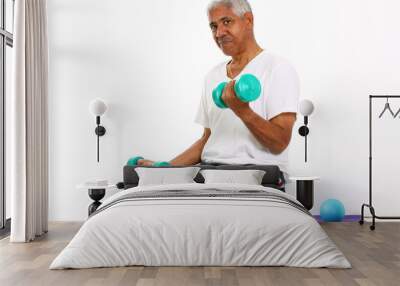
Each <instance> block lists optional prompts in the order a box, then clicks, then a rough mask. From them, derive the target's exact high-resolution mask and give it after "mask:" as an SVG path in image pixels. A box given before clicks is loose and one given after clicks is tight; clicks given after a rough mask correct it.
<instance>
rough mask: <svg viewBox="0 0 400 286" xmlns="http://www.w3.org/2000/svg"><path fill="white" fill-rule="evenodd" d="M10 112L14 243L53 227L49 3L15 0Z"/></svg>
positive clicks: (38, 0)
mask: <svg viewBox="0 0 400 286" xmlns="http://www.w3.org/2000/svg"><path fill="white" fill-rule="evenodd" d="M14 9H15V10H14V11H15V12H14V13H15V18H14V47H13V52H14V70H13V91H12V95H11V102H10V105H11V110H10V111H11V112H10V118H9V120H10V126H11V127H10V136H11V138H10V141H11V144H10V149H11V150H10V152H11V154H10V162H9V166H10V178H9V179H10V188H11V190H10V191H11V236H10V241H12V242H28V241H31V240H33V239H35V237H36V236H40V235H42V234H43V233H45V232H47V228H48V113H47V94H48V48H47V14H46V11H47V9H46V0H16V1H15V8H14Z"/></svg>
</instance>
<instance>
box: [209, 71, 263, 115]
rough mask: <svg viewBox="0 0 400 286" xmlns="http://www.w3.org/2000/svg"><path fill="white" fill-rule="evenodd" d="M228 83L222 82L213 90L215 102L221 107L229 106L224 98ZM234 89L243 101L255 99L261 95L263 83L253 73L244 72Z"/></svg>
mask: <svg viewBox="0 0 400 286" xmlns="http://www.w3.org/2000/svg"><path fill="white" fill-rule="evenodd" d="M227 84H228V83H226V82H221V83H220V84H219V85H217V87H216V88H215V89H214V90H213V92H212V98H213V100H214V103H215V105H216V106H218V107H219V108H228V106H227V105H226V104H225V102H224V101H223V100H222V93H223V92H224V88H225V86H226V85H227ZM234 90H235V93H236V96H237V98H238V99H239V100H240V101H243V102H250V101H254V100H256V99H257V98H259V97H260V94H261V84H260V81H259V80H258V79H257V78H256V77H255V76H254V75H252V74H249V73H247V74H244V75H242V76H241V77H240V78H239V80H237V81H236V82H235V86H234Z"/></svg>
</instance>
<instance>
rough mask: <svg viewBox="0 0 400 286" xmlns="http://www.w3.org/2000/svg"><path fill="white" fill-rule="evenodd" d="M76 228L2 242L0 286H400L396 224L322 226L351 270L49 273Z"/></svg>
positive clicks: (61, 226)
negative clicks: (18, 241)
mask: <svg viewBox="0 0 400 286" xmlns="http://www.w3.org/2000/svg"><path fill="white" fill-rule="evenodd" d="M80 225H81V224H80V223H51V224H50V231H49V233H48V234H47V235H45V236H44V237H43V238H40V239H38V240H37V241H34V242H32V243H26V244H24V243H22V244H15V243H14V244H10V243H9V241H8V238H6V239H3V240H1V241H0V285H1V286H8V285H10V286H11V285H12V286H17V285H29V286H33V285H40V286H42V285H43V286H44V285H52V286H61V285H68V286H75V285H96V286H97V285H137V286H139V285H140V286H148V285H167V286H178V285H227V286H231V285H246V286H247V285H255V286H261V285H290V286H293V285H296V286H297V285H346V286H351V285H382V286H390V285H396V286H397V285H400V223H395V222H382V223H379V224H377V229H376V230H375V231H374V232H373V231H370V230H369V228H368V225H364V226H360V225H358V223H330V224H323V228H324V229H325V230H326V231H327V233H328V234H329V236H330V237H331V238H332V239H333V240H334V241H335V242H336V244H337V245H338V246H339V248H340V249H341V250H342V251H343V252H344V254H345V255H346V257H347V258H348V259H349V260H350V262H351V263H352V265H353V268H352V269H348V270H342V269H305V268H289V267H120V268H100V269H86V270H48V267H49V264H50V263H51V261H52V260H53V259H54V258H55V256H56V255H57V254H58V253H59V252H60V251H61V250H62V249H63V247H65V245H66V244H67V242H68V241H69V240H70V239H71V238H72V236H73V235H74V234H75V233H76V231H77V230H78V229H79V227H80Z"/></svg>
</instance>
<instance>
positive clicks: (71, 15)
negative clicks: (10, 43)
mask: <svg viewBox="0 0 400 286" xmlns="http://www.w3.org/2000/svg"><path fill="white" fill-rule="evenodd" d="M207 3H208V1H206V0H202V1H198V0H197V1H178V0H169V1H162V0H151V1H123V0H113V1H110V0H107V1H106V0H86V1H79V0H50V1H48V13H49V40H50V43H49V44H50V45H49V47H50V102H49V111H50V151H51V155H50V219H51V220H83V219H84V218H85V217H86V215H87V206H88V205H89V204H90V202H91V201H90V199H89V198H88V196H87V192H86V191H83V190H77V189H76V188H75V186H76V185H77V184H79V183H81V182H83V181H85V180H87V179H92V178H106V179H108V180H110V181H112V182H117V181H121V179H122V167H123V165H124V164H125V162H126V160H127V159H128V158H129V157H130V156H132V155H137V154H141V155H143V156H145V157H148V158H151V159H156V160H169V159H171V158H172V157H173V156H175V155H177V154H178V153H180V152H181V151H183V150H184V149H185V148H186V147H188V146H189V145H190V144H192V143H193V142H194V140H196V139H197V138H198V137H199V136H200V135H201V133H202V128H201V127H200V126H197V125H196V124H194V123H193V119H194V114H195V112H196V110H197V104H198V101H199V98H200V90H201V85H202V80H203V77H204V75H205V74H206V72H207V71H208V70H209V69H210V68H212V67H213V66H214V65H215V64H217V63H219V62H220V61H222V60H225V59H226V58H225V57H224V56H223V54H222V53H221V52H220V51H219V50H218V48H217V46H216V45H215V44H214V42H213V40H212V37H211V33H210V31H209V28H208V22H207V17H206V12H205V9H206V6H207ZM251 4H252V6H253V10H254V15H255V33H256V38H257V40H258V42H259V43H260V45H261V46H262V47H264V48H265V49H267V50H269V51H272V52H275V53H277V54H280V55H282V56H284V57H286V58H287V59H289V60H290V61H291V62H292V63H293V65H294V66H295V67H296V69H297V71H298V73H299V75H300V79H301V86H302V88H301V93H302V94H301V95H302V97H303V98H309V99H311V100H312V101H313V102H314V103H315V106H316V109H315V112H314V113H313V114H312V116H311V117H310V125H309V126H310V129H311V134H310V137H309V162H308V163H307V164H305V163H304V159H303V157H304V141H303V138H301V137H300V136H299V135H298V134H297V129H298V127H299V126H300V125H301V123H302V118H301V117H298V121H297V122H296V126H295V128H294V134H293V137H292V142H291V147H290V160H291V169H292V173H293V174H294V175H318V176H321V180H320V181H318V182H317V183H316V186H315V188H316V194H315V195H316V201H315V207H314V209H313V212H314V213H318V211H319V206H320V203H321V202H322V201H323V200H325V199H327V198H338V199H340V200H341V201H342V202H343V203H344V204H345V207H346V210H347V214H358V213H359V208H360V204H361V203H362V202H363V201H366V200H367V198H368V95H369V94H386V93H390V94H396V93H397V94H400V32H399V31H400V30H399V27H400V18H399V17H398V11H399V10H400V2H399V1H396V0H384V1H375V0H351V1H348V0H347V1H345V0H341V1H318V0H304V1H296V0H281V1H272V0H268V1H266V0H253V1H251ZM96 97H100V98H102V99H104V100H105V101H106V102H107V104H108V106H109V110H108V111H107V113H106V114H105V116H104V117H102V123H103V124H104V126H105V127H106V128H107V134H106V136H104V137H103V138H101V143H100V144H101V146H100V147H101V162H100V164H98V163H97V162H96V149H95V147H96V145H95V144H96V138H95V135H94V128H95V119H94V117H92V115H91V114H89V111H88V105H89V102H90V101H91V100H92V99H94V98H96ZM383 105H384V101H378V102H377V103H376V106H377V107H376V111H375V110H374V112H375V114H376V113H379V112H380V111H381V109H382V108H383ZM393 106H395V109H396V111H397V109H398V108H400V100H399V101H398V102H397V103H395V102H394V101H393ZM377 122H378V123H376V124H378V125H377V126H374V128H376V129H377V130H378V133H377V134H376V135H377V137H378V139H379V140H377V141H376V142H377V144H376V145H375V146H374V152H375V153H377V154H379V156H380V157H379V160H380V161H379V160H378V159H377V160H376V162H377V163H376V167H375V173H374V178H376V179H375V180H374V188H375V189H374V194H375V198H376V206H377V211H378V212H379V214H380V215H388V214H391V215H400V213H399V212H400V210H399V208H398V202H400V190H399V189H398V188H397V189H396V184H397V180H396V175H397V174H398V170H399V168H398V165H397V164H398V163H399V162H400V160H398V159H399V158H398V157H400V155H399V152H398V151H397V150H396V149H397V147H396V146H398V140H399V139H400V138H399V137H400V135H399V134H396V133H399V132H398V131H397V130H400V126H399V125H400V119H397V120H394V119H392V120H390V119H388V118H386V119H382V120H380V121H377ZM396 136H397V137H396ZM374 156H378V155H374ZM396 172H397V174H396ZM385 175H387V176H386V177H385ZM389 175H390V177H389ZM397 177H398V175H397ZM288 192H289V193H292V194H293V193H294V184H290V185H288ZM396 199H397V202H396Z"/></svg>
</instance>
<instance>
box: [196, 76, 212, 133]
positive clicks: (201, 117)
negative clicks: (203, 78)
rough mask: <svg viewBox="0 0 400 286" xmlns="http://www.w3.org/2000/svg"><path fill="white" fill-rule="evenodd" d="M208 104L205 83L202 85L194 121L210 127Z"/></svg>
mask: <svg viewBox="0 0 400 286" xmlns="http://www.w3.org/2000/svg"><path fill="white" fill-rule="evenodd" d="M207 111H208V106H207V95H206V85H205V84H204V86H203V91H202V94H201V98H200V104H199V108H198V109H197V114H196V117H195V119H194V122H196V123H198V124H200V125H202V126H203V127H204V128H210V120H209V118H208V112H207Z"/></svg>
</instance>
